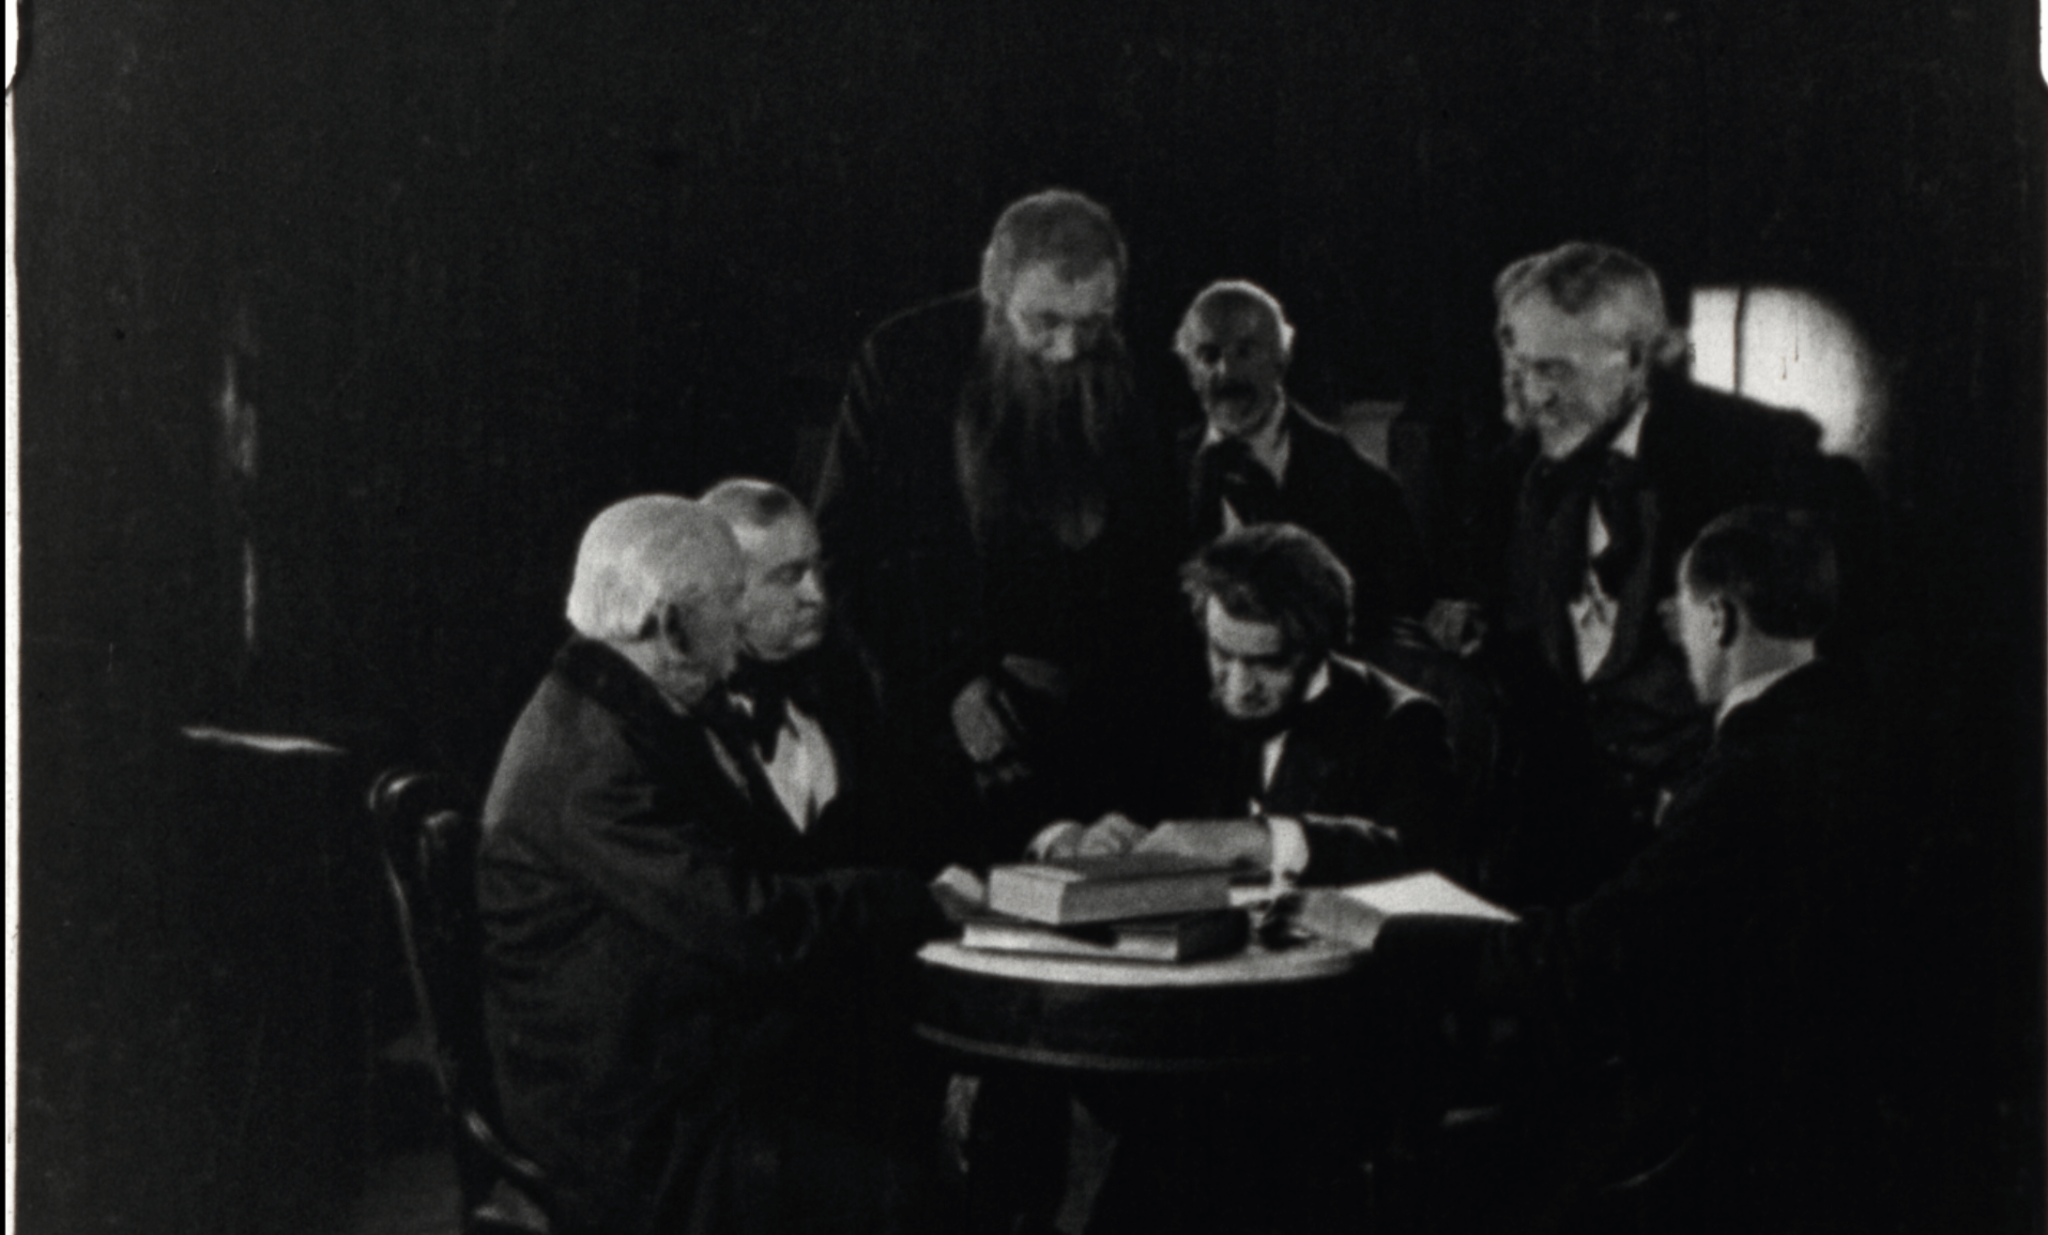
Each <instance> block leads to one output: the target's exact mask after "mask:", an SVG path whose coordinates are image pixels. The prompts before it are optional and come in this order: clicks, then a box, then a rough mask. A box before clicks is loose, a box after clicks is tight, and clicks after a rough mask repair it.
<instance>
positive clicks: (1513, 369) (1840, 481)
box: [1431, 243, 1867, 902]
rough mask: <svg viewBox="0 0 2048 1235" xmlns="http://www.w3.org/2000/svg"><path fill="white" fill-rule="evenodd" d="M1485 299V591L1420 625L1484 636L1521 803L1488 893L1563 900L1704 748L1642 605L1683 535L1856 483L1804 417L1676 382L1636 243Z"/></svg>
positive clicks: (1653, 612)
mask: <svg viewBox="0 0 2048 1235" xmlns="http://www.w3.org/2000/svg"><path fill="white" fill-rule="evenodd" d="M1494 296H1495V300H1496V301H1497V303H1498V306H1499V318H1498V325H1497V334H1498V340H1499V344H1500V355H1501V370H1502V389H1503V395H1504V398H1505V401H1506V403H1505V414H1506V418H1507V420H1508V423H1509V424H1510V425H1511V426H1512V427H1513V428H1514V429H1515V430H1516V431H1517V436H1516V438H1515V440H1514V441H1513V442H1512V443H1511V444H1510V445H1509V447H1508V448H1507V450H1506V452H1505V453H1504V454H1503V456H1502V457H1501V458H1499V459H1498V460H1496V461H1495V463H1494V465H1493V467H1494V470H1493V472H1492V474H1491V477H1490V479H1489V480H1488V481H1487V482H1486V483H1485V484H1483V485H1482V489H1483V491H1484V496H1485V498H1486V499H1487V500H1488V502H1489V505H1488V508H1487V509H1486V510H1485V511H1483V512H1482V514H1481V517H1480V519H1479V524H1480V526H1479V528H1478V535H1477V536H1476V537H1475V540H1476V542H1477V551H1478V560H1477V561H1476V563H1475V570H1474V574H1475V577H1476V579H1477V581H1478V583H1479V587H1480V590H1481V596H1480V598H1479V599H1478V600H1477V601H1457V602H1444V603H1440V604H1438V605H1437V606H1436V607H1435V609H1434V610H1433V611H1432V614H1431V628H1432V630H1433V632H1434V633H1435V634H1436V635H1437V636H1438V638H1439V640H1440V641H1441V642H1443V643H1444V644H1445V645H1446V646H1448V647H1452V648H1457V649H1462V650H1466V651H1470V650H1472V649H1473V648H1474V646H1475V644H1476V643H1477V642H1478V640H1479V635H1480V632H1481V631H1482V630H1483V631H1486V632H1489V633H1487V634H1486V635H1485V642H1486V643H1487V644H1490V645H1492V646H1490V647H1489V648H1488V651H1489V654H1490V655H1489V659H1490V660H1491V661H1492V663H1493V664H1495V665H1496V666H1497V667H1499V669H1500V671H1501V672H1502V674H1503V675H1504V678H1505V681H1506V682H1507V685H1508V697H1509V701H1510V705H1511V707H1512V708H1513V709H1514V710H1515V712H1516V714H1517V716H1518V723H1517V724H1515V725H1514V726H1512V728H1513V730H1514V731H1515V732H1517V733H1519V735H1520V737H1521V739H1522V740H1523V741H1524V743H1525V745H1524V747H1523V750H1524V752H1525V753H1524V757H1523V760H1522V764H1523V768H1524V771H1525V773H1526V775H1525V776H1524V783H1523V784H1522V786H1521V788H1522V790H1523V792H1522V793H1521V794H1520V795H1519V797H1520V799H1521V800H1522V801H1524V802H1526V803H1529V804H1531V805H1530V807H1529V809H1528V810H1527V811H1526V812H1525V815H1524V818H1523V819H1522V820H1521V821H1520V824H1519V826H1518V828H1517V830H1516V831H1515V833H1514V834H1513V835H1512V836H1511V838H1510V839H1509V841H1508V842H1507V843H1506V844H1505V845H1504V846H1503V847H1502V848H1501V849H1500V851H1499V852H1498V853H1497V854H1496V855H1495V860H1494V861H1493V863H1492V864H1491V865H1492V870H1491V874H1490V877H1489V883H1490V890H1491V891H1493V892H1494V893H1495V894H1496V895H1498V896H1501V897H1503V898H1505V899H1508V900H1513V901H1521V902H1540V901H1549V902H1558V901H1562V900H1569V899H1570V898H1572V897H1574V896H1577V895H1580V894H1583V893H1585V892H1586V891H1588V890H1590V889H1591V887H1592V886H1594V885H1595V884H1597V882H1598V881H1599V880H1600V879H1601V878H1604V877H1606V876H1608V875H1611V874H1613V873H1614V872H1615V871H1616V870H1617V869H1619V866H1620V864H1621V863H1623V862H1625V861H1626V859H1627V857H1628V855H1629V854H1630V853H1631V852H1632V851H1633V850H1634V849H1635V848H1637V847H1639V846H1640V845H1641V844H1642V843H1643V842H1644V841H1645V840H1647V839H1648V837H1649V836H1650V825H1651V819H1652V816H1653V814H1654V811H1655V808H1656V803H1657V801H1658V795H1659V793H1660V791H1661V790H1662V789H1663V788H1664V787H1665V786H1667V785H1669V784H1670V783H1672V782H1673V781H1674V780H1675V779H1676V778H1677V777H1679V776H1680V775H1682V774H1683V773H1684V772H1685V771H1686V770H1687V769H1688V768H1690V767H1691V766H1693V765H1694V764H1695V763H1697V762H1698V760H1699V758H1700V756H1701V755H1702V754H1703V753H1704V751H1705V750H1706V746H1707V739H1708V734H1709V731H1710V727H1711V726H1710V716H1709V713H1708V711H1707V709H1706V708H1704V707H1703V706H1702V705H1701V704H1700V703H1699V701H1698V700H1697V699H1696V698H1695V697H1694V695H1693V692H1692V690H1691V689H1690V688H1689V687H1688V685H1687V683H1686V677H1685V664H1684V659H1683V658H1682V657H1681V656H1680V654H1679V649H1678V648H1677V646H1676V645H1675V644H1674V643H1673V642H1672V640H1671V639H1670V638H1669V637H1668V636H1667V635H1666V633H1665V631H1664V629H1663V627H1662V625H1661V624H1660V623H1659V621H1658V618H1657V612H1658V607H1659V606H1660V605H1661V604H1662V603H1663V602H1664V601H1666V600H1667V599H1669V598H1670V597H1671V596H1672V594H1673V591H1674V589H1675V588H1676V586H1677V570H1678V560H1679V556H1680V554H1681V553H1682V552H1683V551H1684V549H1685V547H1686V546H1687V545H1688V544H1690V543H1691V541H1692V538H1693V537H1694V536H1696V535H1698V534H1699V531H1700V529H1701V528H1702V527H1704V526H1706V524H1707V522H1708V521H1709V520H1711V519H1712V518H1713V517H1714V516H1716V515H1718V514H1720V513H1722V512H1724V511H1727V510H1730V509H1732V508H1734V507H1736V506H1739V505H1742V504H1744V503H1748V502H1758V501H1769V502H1774V503H1778V504H1781V505H1784V506H1788V507H1796V508H1804V509H1807V510H1811V511H1815V512H1819V513H1821V514H1822V515H1823V516H1825V517H1827V518H1829V519H1833V518H1834V517H1835V516H1836V515H1838V514H1840V513H1842V512H1843V511H1844V510H1845V508H1846V507H1848V506H1850V505H1854V504H1857V503H1859V502H1860V501H1861V500H1862V495H1867V490H1866V489H1865V488H1864V487H1863V486H1862V483H1861V477H1860V474H1857V473H1856V472H1855V469H1854V466H1853V464H1849V463H1848V462H1846V461H1831V460H1828V459H1827V458H1825V457H1824V456H1823V455H1822V454H1821V452H1820V428H1819V426H1818V425H1817V424H1816V423H1815V422H1814V421H1812V420H1811V419H1809V418H1808V417H1806V416H1804V415H1802V414H1800V413H1798V412H1789V411H1779V410H1775V409H1771V408H1766V407H1764V406H1762V405H1760V404H1757V403H1753V402H1750V401H1748V400H1745V399H1740V398H1737V397H1734V396H1731V395H1724V394H1721V393H1718V392H1715V391H1711V390H1708V389H1705V388H1703V387H1699V386H1695V385H1693V384H1692V383H1691V381H1690V380H1688V378H1687V377H1686V375H1685V373H1684V370H1683V365H1684V361H1685V357H1686V354H1687V346H1686V340H1685V337H1684V334H1683V332H1682V331H1679V330H1676V329H1674V328H1673V327H1672V325H1671V324H1670V322H1669V320H1668V319H1667V317H1666V314H1665V305H1664V291H1663V287H1662V284H1661V283H1660V281H1659V280H1658V277H1657V274H1656V272H1655V271H1653V270H1651V269H1650V267H1649V266H1647V265H1645V264H1644V263H1643V262H1642V261H1641V260H1640V259H1638V258H1636V257H1634V256H1632V255H1630V254H1628V253H1624V252H1622V251H1621V250H1619V249H1613V248H1609V247H1606V246H1603V245H1596V244H1586V243H1572V244H1566V245H1563V246H1561V247H1559V248H1556V249H1552V250H1550V251H1548V252H1544V253H1538V254H1535V255H1533V256H1530V257H1526V258H1523V259H1521V260H1520V261H1517V262H1515V263H1513V264H1512V265H1510V266H1509V267H1508V268H1507V269H1506V270H1504V271H1503V272H1502V273H1501V275H1500V278H1499V279H1498V280H1497V281H1496V283H1495V285H1494ZM1845 548H1848V549H1850V550H1851V551H1852V552H1853V551H1854V550H1855V548H1856V546H1855V545H1853V544H1851V545H1845ZM1853 582H1854V581H1853V580H1852V583H1853Z"/></svg>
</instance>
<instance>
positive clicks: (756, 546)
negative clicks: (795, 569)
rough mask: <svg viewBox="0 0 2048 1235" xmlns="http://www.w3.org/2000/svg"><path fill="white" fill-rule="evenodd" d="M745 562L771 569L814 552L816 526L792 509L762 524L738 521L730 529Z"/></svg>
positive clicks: (815, 550) (806, 516) (805, 516)
mask: <svg viewBox="0 0 2048 1235" xmlns="http://www.w3.org/2000/svg"><path fill="white" fill-rule="evenodd" d="M733 533H734V535H735V536H737V537H738V539H739V542H740V549H741V551H742V552H744V553H745V554H746V556H747V562H748V564H749V565H752V566H755V567H768V568H772V567H775V566H779V565H781V564H782V563H784V562H790V561H795V560H797V559H799V558H806V557H815V556H817V553H818V526H817V524H816V523H815V522H814V521H813V520H812V519H811V516H810V515H808V514H806V513H804V512H803V511H800V510H792V511H790V512H789V513H787V514H785V515H783V516H782V517H781V518H779V519H777V520H775V521H774V522H773V523H770V524H768V525H767V526H765V527H760V526H756V525H754V524H748V523H741V524H738V525H737V526H735V527H734V528H733Z"/></svg>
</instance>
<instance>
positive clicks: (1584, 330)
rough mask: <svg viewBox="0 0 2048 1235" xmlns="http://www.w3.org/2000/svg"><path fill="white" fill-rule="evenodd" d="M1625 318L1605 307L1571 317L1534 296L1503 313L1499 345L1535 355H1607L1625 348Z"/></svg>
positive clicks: (1549, 301) (1591, 307) (1589, 308)
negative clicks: (1607, 350) (1572, 353)
mask: <svg viewBox="0 0 2048 1235" xmlns="http://www.w3.org/2000/svg"><path fill="white" fill-rule="evenodd" d="M1624 316H1625V315H1624V314H1622V313H1621V312H1620V311H1619V310H1617V309H1616V308H1615V306H1613V305H1611V304H1605V303H1602V304H1592V305H1588V306H1586V308H1585V310H1584V311H1582V312H1579V313H1570V312H1567V311H1566V310H1565V309H1564V308H1563V306H1561V305H1559V304H1558V303H1557V302H1556V301H1553V300H1552V299H1550V297H1548V296H1546V295H1543V294H1542V293H1540V292H1533V293H1531V294H1529V295H1527V296H1524V297H1523V298H1522V299H1520V300H1518V301H1516V302H1514V303H1513V304H1510V305H1507V306H1505V307H1503V308H1502V309H1501V312H1500V327H1499V329H1500V342H1501V346H1503V347H1511V348H1513V349H1515V350H1516V351H1520V352H1525V353H1529V354H1532V355H1533V354H1549V353H1557V352H1593V351H1604V350H1606V349H1608V348H1614V347H1623V346H1626V343H1625V341H1624V339H1625V331H1624V330H1623V327H1624V326H1625V325H1626V323H1625V321H1623V320H1622V318H1623V317H1624Z"/></svg>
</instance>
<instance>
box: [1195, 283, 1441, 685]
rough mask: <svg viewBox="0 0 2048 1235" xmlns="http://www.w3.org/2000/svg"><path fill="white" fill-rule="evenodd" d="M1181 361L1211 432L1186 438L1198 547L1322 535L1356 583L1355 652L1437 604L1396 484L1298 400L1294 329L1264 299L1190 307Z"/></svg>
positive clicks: (1219, 295)
mask: <svg viewBox="0 0 2048 1235" xmlns="http://www.w3.org/2000/svg"><path fill="white" fill-rule="evenodd" d="M1173 350H1174V352H1175V354H1176V355H1178V356H1179V357H1180V358H1181V362H1182V363H1183V364H1185V365H1186V366H1187V372H1188V383H1189V385H1191V386H1192V387H1193V388H1194V392H1195V398H1196V399H1197V400H1198V401H1199V402H1200V403H1201V405H1202V415H1203V423H1202V424H1201V425H1200V426H1197V427H1195V428H1193V429H1191V430H1189V431H1188V432H1185V433H1183V434H1182V435H1181V439H1180V460H1181V465H1182V471H1183V474H1184V475H1186V476H1187V478H1188V498H1189V503H1190V516H1191V518H1192V521H1193V524H1194V531H1195V537H1196V540H1197V541H1198V542H1199V543H1203V544H1206V543H1208V542H1209V541H1211V540H1214V539H1215V538H1216V537H1217V536H1218V535H1220V534H1222V533H1224V532H1227V531H1234V530H1236V529H1237V528H1239V527H1242V526H1244V525H1245V524H1248V523H1292V524H1295V525H1296V526H1299V527H1303V528H1306V529H1307V530H1309V531H1310V532H1313V533H1315V535H1316V537H1317V538H1318V539H1319V540H1321V541H1322V542H1323V543H1324V544H1326V545H1328V546H1329V548H1330V550H1331V551H1332V552H1334V553H1335V554H1336V555H1337V559H1338V560H1339V561H1341V562H1342V563H1343V564H1344V567H1345V569H1346V570H1347V571H1349V572H1350V574H1351V579H1352V583H1353V586H1354V589H1355V594H1354V598H1353V599H1354V609H1355V613H1356V626H1355V629H1354V634H1355V637H1356V641H1357V646H1359V647H1363V648H1368V649H1370V648H1376V647H1378V646H1379V645H1380V644H1381V643H1382V642H1383V641H1384V639H1385V638H1386V635H1387V633H1388V629H1389V625H1390V623H1391V622H1392V620H1393V619H1394V618H1395V617H1396V616H1406V617H1419V616H1421V614H1422V611H1423V609H1424V607H1425V606H1426V605H1427V603H1428V600H1429V586H1428V580H1427V577H1426V576H1427V572H1426V569H1425V566H1424V562H1423V556H1422V544H1421V540H1420V538H1419V537H1418V536H1417V535H1416V532H1415V523H1414V520H1413V519H1412V518H1411V517H1410V516H1409V513H1408V508H1407V506H1406V504H1405V503H1404V502H1403V501H1402V497H1401V490H1400V487H1399V486H1398V485H1397V484H1396V483H1395V482H1394V478H1393V477H1391V476H1389V475H1387V474H1386V473H1385V472H1384V471H1381V470H1380V469H1379V468H1378V467H1376V466H1374V465H1373V464H1372V463H1370V462H1368V461H1367V460H1366V459H1365V458H1364V457H1363V456H1362V455H1360V454H1359V453H1358V452H1357V451H1356V450H1354V449H1353V448H1352V447H1351V444H1350V443H1349V442H1347V441H1345V440H1344V438H1343V436H1342V435H1341V434H1339V433H1338V432H1337V431H1336V430H1335V429H1332V428H1331V427H1329V426H1328V425H1326V424H1324V423H1323V422H1322V421H1320V420H1317V419H1316V418H1315V417H1314V416H1312V415H1310V414H1309V412H1308V411H1307V410H1306V409H1304V408H1303V407H1302V406H1301V405H1300V404H1299V403H1296V402H1295V401H1294V400H1292V399H1291V398H1289V397H1288V394H1287V389H1286V386H1285V381H1286V377H1287V366H1288V362H1289V361H1290V360H1291V359H1292V357H1293V354H1294V327H1293V325H1292V324H1290V323H1289V322H1288V320H1287V315H1286V313H1285V312H1284V311H1282V309H1281V307H1280V302H1279V301H1278V300H1276V299H1274V298H1273V296H1272V295H1271V294H1270V293H1268V292H1267V291H1266V290H1265V289H1264V288H1262V287H1259V286H1258V285H1257V284H1255V283H1248V282H1245V281H1243V280H1240V279H1227V280H1223V281H1221V282H1217V283H1212V284H1210V285H1209V286H1208V287H1206V288H1203V289H1202V291H1201V294H1199V295H1197V296H1196V297H1195V299H1194V303H1192V304H1190V305H1189V306H1188V310H1187V313H1186V315H1185V316H1184V317H1182V319H1181V323H1180V329H1179V331H1178V332H1177V333H1176V334H1175V335H1174V342H1173Z"/></svg>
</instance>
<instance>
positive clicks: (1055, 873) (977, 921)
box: [960, 854, 1250, 962]
mask: <svg viewBox="0 0 2048 1235" xmlns="http://www.w3.org/2000/svg"><path fill="white" fill-rule="evenodd" d="M1230 878H1231V868H1230V867H1229V866H1228V865H1224V864H1219V863H1216V862H1211V861H1205V860H1201V859H1194V858H1185V857H1181V856H1179V855H1175V854H1124V855H1121V856H1119V857H1113V858H1073V859H1066V860H1060V861H1048V862H1020V863H1013V864H1010V865H1006V866H997V867H994V868H993V869H991V870H990V871H989V878H988V911H987V912H986V913H984V914H982V915H979V916H977V917H974V918H971V919H969V920H968V921H967V922H966V923H965V924H964V926H963V928H962V932H961V940H960V941H961V943H962V944H964V945H965V946H967V947H970V948H982V949H986V950H990V951H999V952H1035V953H1041V954H1047V955H1055V956H1097V957H1105V958H1112V959H1125V960H1148V961H1169V962H1171V961H1191V960H1200V959H1202V958H1203V957H1208V956H1219V955H1223V954H1225V953H1229V952H1235V951H1237V950H1238V949H1240V948H1242V947H1243V946H1244V944H1245V940H1246V939H1247V938H1248V937H1249V935H1250V923H1249V921H1248V920H1247V918H1246V916H1245V914H1244V911H1242V910H1239V909H1232V908H1231V907H1230Z"/></svg>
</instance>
